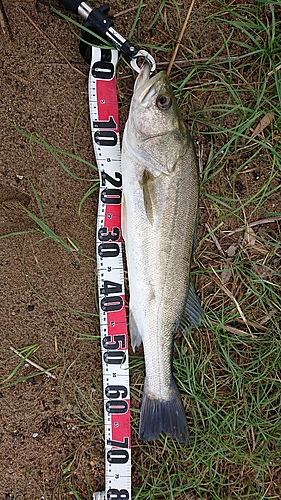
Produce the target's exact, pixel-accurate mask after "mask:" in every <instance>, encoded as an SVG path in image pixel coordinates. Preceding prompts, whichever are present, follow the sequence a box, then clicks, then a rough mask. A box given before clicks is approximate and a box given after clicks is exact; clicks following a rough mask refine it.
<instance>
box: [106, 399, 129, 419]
mask: <svg viewBox="0 0 281 500" xmlns="http://www.w3.org/2000/svg"><path fill="white" fill-rule="evenodd" d="M105 409H106V411H107V412H108V413H110V414H112V413H114V414H116V415H117V414H121V415H123V414H124V413H126V412H127V411H128V403H127V401H121V400H119V399H111V400H110V401H107V403H106V404H105Z"/></svg>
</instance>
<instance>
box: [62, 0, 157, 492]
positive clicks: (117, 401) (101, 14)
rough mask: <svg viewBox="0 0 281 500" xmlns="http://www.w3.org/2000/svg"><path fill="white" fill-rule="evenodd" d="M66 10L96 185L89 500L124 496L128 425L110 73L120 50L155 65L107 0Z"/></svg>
mask: <svg viewBox="0 0 281 500" xmlns="http://www.w3.org/2000/svg"><path fill="white" fill-rule="evenodd" d="M60 1H61V3H62V4H63V5H64V6H65V7H66V9H68V10H70V11H72V12H74V13H75V14H79V15H80V16H81V17H82V19H83V20H84V21H85V22H84V30H82V41H81V42H80V52H81V55H82V56H83V58H84V59H85V60H86V61H87V62H89V64H90V69H89V78H88V96H89V112H90V121H91V132H92V139H93V145H94V151H95V157H96V162H97V167H98V171H99V176H100V190H99V201H98V214H97V231H96V248H97V275H98V300H99V311H100V335H101V351H102V373H103V399H104V433H105V491H104V492H96V493H94V494H93V500H104V499H106V500H131V499H132V496H131V423H130V383H129V382H130V381H129V352H128V348H129V339H128V328H127V319H126V307H125V284H124V267H123V258H122V228H121V199H122V171H121V153H120V137H119V118H118V100H117V91H116V78H115V71H116V65H117V61H118V56H119V52H122V53H123V54H124V56H125V58H126V59H127V60H128V61H129V62H130V64H131V66H132V68H133V69H134V70H135V71H136V72H139V71H140V69H141V68H140V67H139V66H138V58H141V59H145V60H146V61H148V62H149V64H150V66H151V72H152V71H154V70H155V61H154V59H153V57H152V56H151V55H150V54H149V53H148V52H147V51H146V50H143V49H140V50H139V49H137V48H135V47H134V45H132V44H131V43H130V42H129V40H127V39H126V38H124V37H123V36H122V35H120V33H118V32H117V31H116V30H115V29H114V28H113V21H112V20H111V19H110V18H109V17H108V16H107V14H108V12H109V5H108V4H105V5H102V6H101V7H99V8H94V9H92V8H91V7H89V6H88V5H87V4H86V3H85V2H83V1H81V0H60ZM95 35H98V36H99V37H101V38H102V39H106V40H107V41H109V42H110V43H111V44H112V45H113V46H114V47H115V49H111V48H101V47H97V46H95V45H92V46H91V57H90V58H89V57H87V54H86V53H87V49H88V48H89V43H91V44H93V42H94V43H98V44H99V45H101V42H99V41H97V40H95Z"/></svg>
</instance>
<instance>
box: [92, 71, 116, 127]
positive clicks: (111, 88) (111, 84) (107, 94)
mask: <svg viewBox="0 0 281 500" xmlns="http://www.w3.org/2000/svg"><path fill="white" fill-rule="evenodd" d="M96 91H97V99H98V102H97V106H98V116H99V121H108V119H109V117H110V116H112V117H113V120H114V121H115V123H116V128H115V129H114V131H115V132H119V118H118V102H117V96H116V79H115V77H114V78H112V80H98V79H97V80H96Z"/></svg>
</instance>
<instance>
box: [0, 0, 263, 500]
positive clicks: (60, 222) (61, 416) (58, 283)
mask: <svg viewBox="0 0 281 500" xmlns="http://www.w3.org/2000/svg"><path fill="white" fill-rule="evenodd" d="M200 1H201V0H200ZM156 3H157V5H158V3H159V2H156ZM198 3H200V2H198ZM3 4H4V7H5V11H6V14H7V17H8V20H9V24H10V28H11V34H9V32H8V31H6V34H3V36H1V40H0V50H1V54H2V57H1V60H0V76H1V111H2V112H3V114H2V116H1V122H0V134H1V135H0V137H1V159H0V162H1V163H0V196H1V199H0V231H1V233H0V234H1V235H3V234H6V233H13V232H25V234H20V235H17V236H13V237H9V238H6V239H2V240H0V280H1V287H0V298H1V322H0V333H1V351H0V376H1V379H2V380H4V379H6V380H7V378H9V377H10V378H9V379H8V380H7V382H6V383H4V384H3V388H2V389H1V393H0V398H1V399H0V422H1V423H0V436H1V452H0V499H1V500H2V499H3V500H4V499H5V500H8V499H10V500H11V499H13V498H17V499H22V500H23V499H26V500H39V499H45V500H46V499H51V498H54V499H55V500H58V499H61V498H74V496H73V495H72V493H71V491H70V489H69V487H70V486H72V487H73V489H74V490H75V491H76V492H77V493H78V494H79V495H80V497H81V498H91V494H92V493H93V492H94V491H99V490H102V489H103V488H104V455H103V427H102V425H101V422H102V418H103V415H102V392H101V387H102V379H101V361H100V349H99V340H98V339H95V337H97V336H98V332H99V325H98V318H97V314H96V308H95V293H94V289H95V214H96V207H97V199H96V196H95V195H94V196H91V197H89V198H88V199H87V200H86V201H85V203H84V205H83V208H82V213H81V217H79V215H78V213H77V207H78V204H79V202H80V200H81V199H82V197H83V195H84V194H85V192H86V191H87V189H88V188H89V187H90V185H91V181H93V180H94V179H96V178H97V174H96V172H95V171H94V170H93V169H92V168H91V167H89V166H87V165H85V164H83V163H81V162H79V161H77V160H75V159H73V158H68V157H66V156H63V155H61V154H58V156H59V158H60V160H63V161H64V162H65V165H66V166H67V168H69V169H70V170H71V172H72V173H73V174H74V176H71V175H69V174H67V173H66V171H65V170H64V169H63V168H62V167H61V165H60V164H59V162H58V161H57V160H56V158H55V157H54V156H53V155H52V154H51V153H52V151H50V149H48V147H46V146H44V145H42V142H44V141H46V143H48V144H49V145H51V146H52V147H54V148H60V149H61V150H64V151H68V152H71V153H75V154H77V155H78V156H81V157H82V158H84V159H85V160H87V161H89V162H92V163H93V164H94V162H95V160H94V156H93V148H92V140H91V135H90V124H89V118H88V106H87V71H88V66H87V64H86V63H85V62H84V61H83V59H82V58H81V56H80V54H79V50H78V40H77V38H76V37H75V36H74V34H73V33H72V31H71V29H70V26H69V24H68V23H67V22H66V20H64V19H62V18H61V17H59V16H58V15H56V14H55V13H54V12H53V11H52V10H51V9H50V7H49V5H48V2H45V1H36V0H14V2H8V1H6V0H3ZM56 5H58V3H57V4H56ZM134 6H135V2H133V1H132V0H126V2H125V1H123V0H118V1H117V2H114V5H113V4H112V14H116V13H118V12H122V11H123V10H125V9H127V8H129V7H134ZM154 10H155V6H154V7H153V6H152V5H150V6H148V7H147V8H144V9H143V14H142V16H141V23H140V25H139V26H138V28H137V30H136V36H137V38H138V40H139V41H141V40H142V39H145V38H144V37H146V39H147V37H148V36H149V37H150V40H149V41H150V43H153V41H154V36H155V33H153V32H152V31H151V32H150V34H149V35H148V34H147V32H146V26H147V23H148V21H149V20H151V18H152V13H153V11H154ZM186 10H187V8H186V9H185V12H186ZM133 18H134V14H132V13H129V14H128V15H126V16H125V15H123V16H120V17H116V23H115V26H116V29H117V30H118V31H120V32H121V33H122V34H123V35H126V34H127V33H128V30H129V29H130V27H131V25H132V20H133ZM77 20H78V18H77ZM174 29H175V33H176V32H177V30H178V25H177V21H176V20H175V26H174ZM77 32H78V30H77ZM11 35H12V36H11ZM209 37H210V43H212V44H213V48H212V50H213V51H215V50H216V38H215V36H214V34H213V33H211V32H210V33H209ZM135 38H136V37H135ZM164 42H165V33H164V34H163V33H162V34H161V33H160V34H159V36H158V38H157V43H164ZM122 68H123V67H122V66H121V69H120V70H119V73H118V75H117V81H118V87H119V99H120V117H121V127H123V126H124V122H125V119H126V113H127V111H128V103H129V101H130V95H131V92H132V87H133V82H134V79H133V75H132V72H130V71H128V70H127V69H126V70H124V68H123V69H122ZM122 71H123V72H122ZM124 72H125V73H124ZM9 121H10V122H11V123H9ZM13 124H14V125H16V126H17V127H18V128H19V129H21V130H22V131H23V132H24V134H26V135H24V134H23V133H21V132H20V131H19V130H16V129H15V128H14V127H13ZM30 135H31V137H32V139H34V140H31V138H30ZM35 140H37V143H36V142H35ZM40 143H41V145H40ZM205 154H207V153H205ZM257 182H258V181H257V180H255V179H254V178H252V183H253V185H254V189H256V187H257V184H256V183H257ZM239 187H240V189H243V186H239V185H238V186H237V188H238V189H239ZM247 189H250V188H249V185H247ZM34 192H35V193H36V194H35V193H34ZM36 196H37V197H39V199H40V200H41V204H42V208H43V211H44V221H45V223H46V224H47V225H48V226H49V227H50V228H51V229H52V230H53V231H54V232H55V233H56V234H57V235H59V236H60V237H61V238H62V239H63V240H64V241H65V242H66V243H68V244H69V245H71V239H73V240H74V241H76V242H78V243H79V246H80V248H81V249H82V250H83V254H84V255H85V256H82V255H79V256H77V254H75V253H74V252H70V251H67V250H66V249H65V248H63V247H62V246H60V245H58V244H56V243H54V242H53V241H51V240H50V239H48V238H44V236H43V235H42V233H39V232H38V231H34V227H35V224H34V221H33V220H32V219H31V218H30V217H29V215H28V214H27V213H26V212H25V211H24V209H23V208H22V206H24V207H26V208H28V210H30V211H31V212H32V213H34V214H36V215H37V216H38V217H41V215H42V214H40V209H39V206H38V203H37V200H36ZM93 337H94V339H93ZM28 346H29V347H30V346H35V348H36V347H38V349H37V350H36V351H35V352H34V353H33V356H32V359H36V360H37V363H38V364H39V365H40V366H42V367H43V368H47V369H48V368H49V369H50V368H52V367H55V368H54V369H53V370H51V373H52V374H53V376H54V377H55V378H52V377H50V376H47V375H46V374H44V375H38V376H34V374H36V373H37V372H38V370H37V369H36V368H34V367H32V366H30V365H28V364H26V363H23V364H22V366H21V367H20V368H19V369H18V371H16V372H13V371H14V370H15V368H16V367H17V365H18V364H19V363H20V361H21V358H19V357H18V356H17V355H16V354H15V353H14V352H12V351H11V349H10V348H11V347H13V348H15V349H17V350H18V349H23V348H27V347H28ZM30 349H32V347H30ZM14 382H15V383H14ZM87 401H91V406H92V408H93V409H94V411H95V412H96V413H93V410H91V409H90V408H89V406H88V404H87ZM133 404H135V405H137V404H138V403H137V402H136V401H133ZM136 431H137V428H136V429H135V428H134V429H133V437H134V440H135V442H136V441H137V434H136ZM133 453H135V454H137V453H138V448H136V449H135V450H134V449H133ZM134 472H135V474H134V482H135V483H136V484H138V483H140V482H141V476H139V475H138V473H137V471H134Z"/></svg>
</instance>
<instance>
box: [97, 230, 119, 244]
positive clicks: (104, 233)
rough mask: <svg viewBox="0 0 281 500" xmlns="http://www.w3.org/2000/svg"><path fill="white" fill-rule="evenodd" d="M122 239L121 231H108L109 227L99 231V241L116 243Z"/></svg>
mask: <svg viewBox="0 0 281 500" xmlns="http://www.w3.org/2000/svg"><path fill="white" fill-rule="evenodd" d="M119 238H120V229H119V228H118V227H113V228H112V231H108V228H107V227H101V228H100V229H99V231H98V239H99V240H100V241H116V240H118V239H119Z"/></svg>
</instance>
